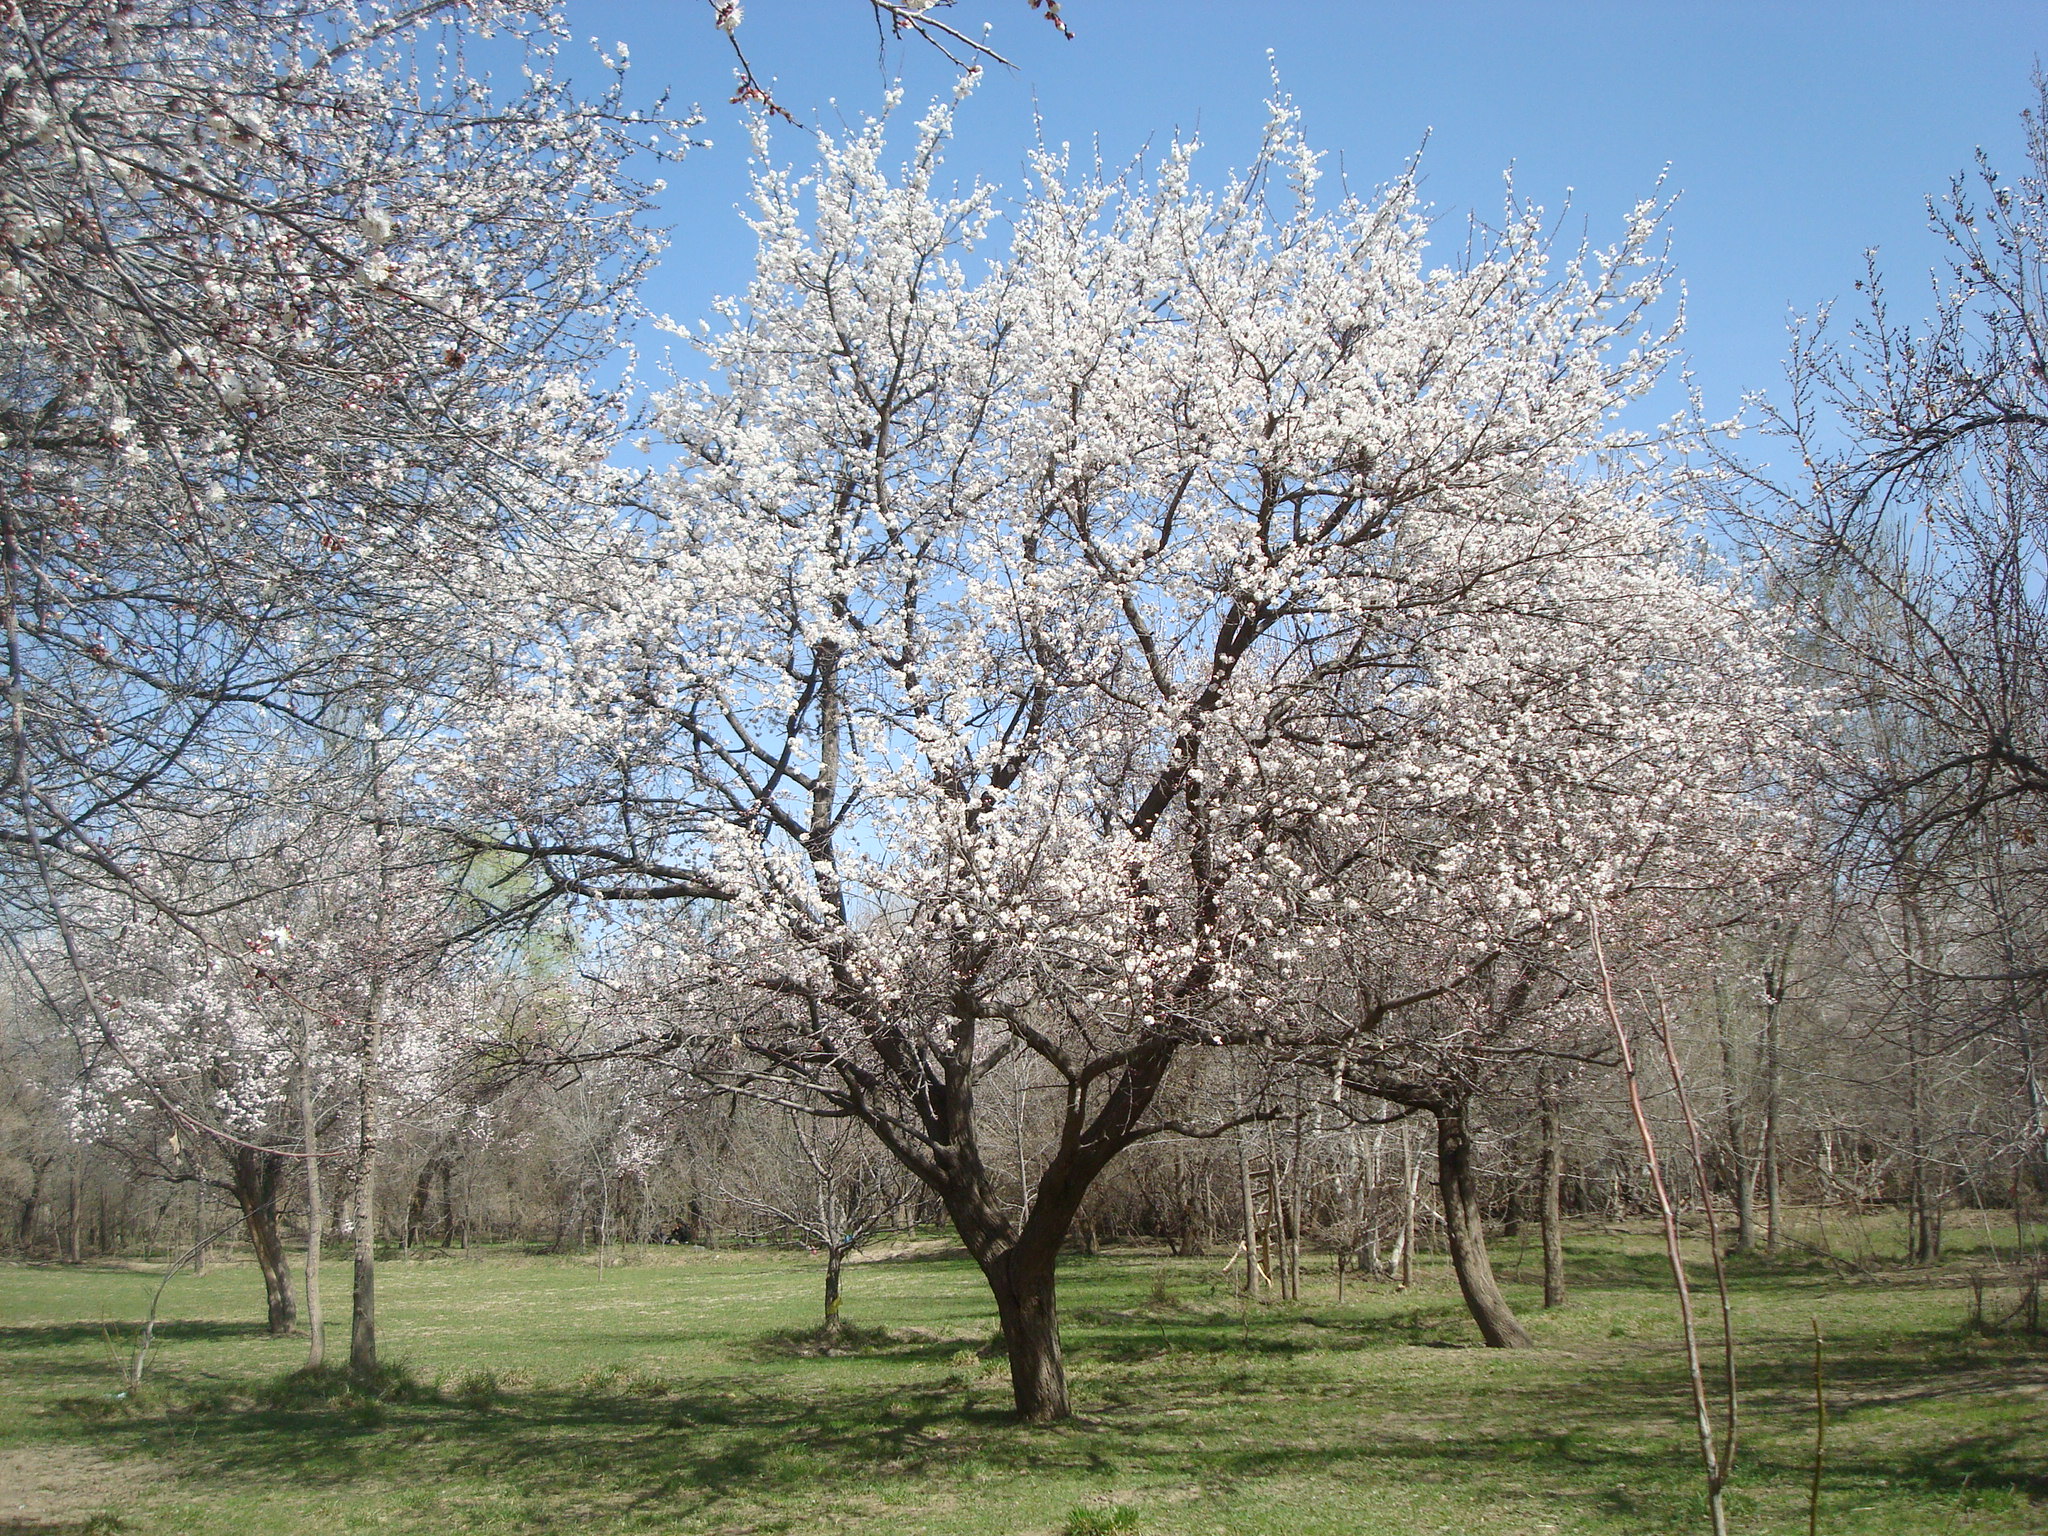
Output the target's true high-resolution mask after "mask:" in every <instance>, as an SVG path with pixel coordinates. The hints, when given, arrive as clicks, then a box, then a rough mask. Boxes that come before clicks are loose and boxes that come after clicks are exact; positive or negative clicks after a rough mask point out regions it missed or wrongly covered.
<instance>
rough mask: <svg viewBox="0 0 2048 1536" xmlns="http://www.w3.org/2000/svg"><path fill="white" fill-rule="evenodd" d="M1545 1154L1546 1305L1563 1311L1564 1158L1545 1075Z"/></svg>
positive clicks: (1539, 1180) (1552, 1087) (1541, 1176)
mask: <svg viewBox="0 0 2048 1536" xmlns="http://www.w3.org/2000/svg"><path fill="white" fill-rule="evenodd" d="M1539 1092H1540V1100H1539V1107H1538V1124H1539V1134H1540V1135H1541V1137H1542V1151H1541V1153H1540V1154H1539V1156H1538V1160H1537V1166H1536V1184H1537V1207H1536V1208H1537V1217H1538V1222H1539V1224H1540V1225H1541V1227H1542V1229H1543V1305H1544V1306H1545V1307H1546V1308H1548V1307H1561V1306H1563V1305H1564V1300H1565V1285H1564V1200H1563V1193H1564V1156H1563V1149H1562V1148H1561V1147H1560V1145H1559V1141H1558V1116H1557V1084H1556V1083H1555V1082H1554V1081H1552V1080H1551V1079H1550V1077H1549V1076H1548V1075H1547V1074H1546V1075H1545V1077H1544V1080H1543V1086H1542V1088H1541V1089H1540V1090H1539Z"/></svg>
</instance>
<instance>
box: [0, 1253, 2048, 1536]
mask: <svg viewBox="0 0 2048 1536" xmlns="http://www.w3.org/2000/svg"><path fill="white" fill-rule="evenodd" d="M1868 1247H1869V1245H1868V1244H1866V1245H1865V1248H1866V1251H1867V1250H1868ZM1521 1256H1522V1258H1523V1259H1524V1260H1525V1261H1526V1259H1527V1253H1526V1249H1525V1250H1523V1252H1522V1255H1521ZM1501 1258H1502V1261H1503V1263H1504V1265H1505V1267H1506V1268H1507V1269H1508V1272H1509V1273H1510V1275H1511V1276H1512V1275H1514V1274H1515V1273H1516V1261H1517V1251H1516V1248H1515V1245H1513V1244H1508V1245H1504V1252H1503V1253H1502V1255H1501ZM1570 1260H1571V1268H1572V1275H1573V1280H1574V1285H1575V1289H1574V1293H1573V1298H1572V1301H1571V1304H1570V1305H1569V1306H1568V1307H1566V1308H1564V1309H1562V1310H1561V1311H1558V1312H1555V1313H1550V1314H1545V1313H1543V1312H1542V1311H1541V1309H1540V1307H1539V1306H1538V1304H1537V1301H1538V1298H1537V1297H1536V1296H1535V1295H1534V1294H1532V1292H1531V1291H1530V1289H1529V1288H1528V1286H1527V1285H1526V1284H1521V1285H1511V1286H1510V1293H1511V1297H1512V1299H1513V1300H1514V1301H1515V1302H1516V1304H1517V1305H1518V1306H1519V1307H1521V1308H1523V1309H1524V1310H1523V1315H1524V1316H1525V1317H1526V1318H1527V1319H1528V1320H1529V1323H1530V1326H1531V1329H1532V1331H1533V1332H1534V1333H1535V1335H1536V1337H1537V1340H1538V1344H1539V1347H1538V1348H1536V1349H1534V1350H1530V1351H1526V1352H1518V1353H1499V1352H1494V1351H1488V1350H1483V1349H1479V1348H1476V1347H1474V1345H1475V1342H1476V1334H1475V1332H1474V1330H1473V1329H1472V1327H1471V1325H1470V1324H1469V1323H1468V1322H1467V1321H1466V1320H1465V1318H1464V1315H1463V1312H1462V1309H1461V1308H1460V1306H1459V1305H1458V1302H1457V1297H1456V1294H1455V1291H1454V1290H1453V1289H1452V1288H1451V1286H1450V1284H1449V1282H1448V1279H1447V1277H1446V1276H1445V1275H1444V1274H1442V1273H1441V1272H1440V1270H1438V1269H1436V1268H1434V1267H1432V1268H1431V1269H1430V1270H1429V1271H1428V1272H1427V1273H1426V1274H1425V1275H1424V1276H1423V1277H1421V1279H1420V1280H1419V1282H1418V1284H1417V1285H1415V1286H1414V1287H1413V1288H1411V1289H1410V1290H1408V1291H1406V1292H1395V1291H1393V1290H1392V1289H1391V1288H1390V1287H1388V1286H1386V1285H1384V1284H1379V1285H1374V1286H1372V1287H1368V1288H1361V1287H1358V1286H1357V1285H1355V1284H1354V1285H1353V1286H1352V1288H1351V1290H1350V1292H1349V1294H1348V1295H1347V1298H1346V1302H1345V1305H1343V1306H1342V1307H1339V1306H1337V1305H1336V1304H1335V1293H1334V1283H1333V1277H1332V1275H1331V1274H1330V1272H1329V1271H1328V1268H1327V1265H1328V1261H1327V1260H1322V1261H1319V1263H1318V1264H1317V1267H1316V1270H1315V1273H1314V1274H1312V1275H1311V1277H1310V1278H1309V1280H1308V1282H1307V1284H1306V1285H1305V1286H1304V1290H1305V1292H1306V1295H1305V1299H1304V1300H1303V1301H1302V1302H1301V1303H1300V1304H1298V1305H1287V1306H1283V1305H1278V1304H1254V1305H1252V1306H1249V1307H1247V1306H1245V1305H1243V1304H1242V1303H1241V1301H1240V1299H1239V1298H1238V1296H1237V1294H1236V1293H1235V1291H1234V1290H1233V1289H1232V1287H1231V1285H1230V1282H1229V1279H1228V1277H1227V1276H1225V1275H1223V1274H1222V1273H1220V1270H1219V1266H1220V1263H1221V1257H1220V1255H1219V1256H1218V1257H1217V1258H1213V1259H1209V1260H1186V1261H1183V1260H1176V1259H1172V1258H1168V1257H1165V1256H1162V1255H1159V1254H1146V1253H1110V1254H1106V1255H1104V1256H1102V1257H1098V1258H1080V1257H1076V1258H1074V1259H1072V1260H1071V1261H1069V1262H1068V1263H1067V1264H1066V1266H1065V1268H1064V1270H1063V1278H1062V1307H1063V1315H1064V1318H1065V1322H1066V1339H1067V1349H1068V1362H1069V1366H1070V1368H1071V1371H1072V1375H1073V1378H1074V1395H1075V1401H1076V1406H1077V1409H1078V1414H1077V1417H1076V1418H1075V1419H1074V1420H1073V1421H1072V1422H1071V1423H1069V1424H1065V1425H1062V1426H1059V1427H1057V1428H1052V1429H1025V1428H1021V1427H1019V1426H1017V1425H1015V1424H1013V1423H1012V1422H1010V1420H1009V1419H1008V1416H1007V1414H1006V1411H1005V1405H1006V1402H1007V1382H1006V1378H1005V1375H1004V1368H1003V1364H1002V1361H1001V1360H1000V1359H998V1358H992V1357H991V1353H992V1352H991V1351H989V1350H988V1348H987V1346H988V1344H989V1341H990V1337H991V1331H992V1329H993V1325H994V1317H993V1308H992V1305H991V1303H990V1301H989V1298H988V1293H987V1291H986V1289H985V1288H984V1287H983V1285H982V1283H981V1280H980V1278H979V1276H978V1275H977V1274H976V1273H975V1271H974V1269H973V1268H972V1266H971V1265H970V1264H968V1263H967V1262H966V1261H965V1260H964V1258H962V1257H960V1256H958V1254H957V1252H955V1251H948V1250H947V1249H946V1248H945V1246H944V1245H942V1244H937V1243H931V1244H925V1245H920V1247H919V1248H917V1249H916V1250H913V1251H908V1252H903V1253H900V1254H897V1255H895V1256H891V1257H884V1258H882V1259H881V1260H880V1261H878V1262H871V1263H864V1264H860V1265H858V1266H857V1267H855V1268H854V1269H852V1270H851V1271H850V1272H849V1275H848V1288H847V1309H848V1316H849V1318H851V1319H853V1320H854V1321H855V1322H857V1323H858V1324H859V1325H861V1329H862V1331H861V1333H860V1335H859V1337H858V1338H857V1339H856V1341H855V1343H854V1344H853V1346H852V1347H850V1348H849V1349H848V1350H847V1351H846V1352H844V1353H835V1354H821V1353H820V1352H819V1351H818V1350H817V1349H816V1347H815V1345H814V1344H813V1343H812V1342H810V1340H809V1339H808V1337H807V1335H806V1334H805V1332H804V1330H806V1329H808V1328H809V1327H810V1326H811V1325H812V1323H813V1322H814V1319H815V1314H816V1309H817V1306H818V1290H819V1276H818V1273H817V1266H816V1264H815V1263H814V1262H813V1261H810V1260H807V1259H806V1258H805V1257H804V1256H802V1255H800V1254H771V1253H763V1252H737V1253H735V1252H720V1253H703V1252H699V1251H695V1250H688V1251H678V1250H658V1251H654V1252H650V1253H647V1254H639V1255H635V1256H634V1262H631V1263H629V1264H627V1265H625V1266H624V1267H613V1268H610V1269H607V1270H604V1271H600V1270H599V1269H598V1268H597V1267H596V1265H595V1263H594V1262H592V1261H591V1260H589V1259H588V1258H584V1259H571V1258H559V1259H555V1258H533V1257H522V1256H517V1255H513V1254H507V1253H493V1254H490V1255H482V1254H470V1255H464V1254H460V1253H458V1254H454V1255H442V1254H440V1253H438V1252H434V1253H429V1254H424V1255H421V1256H418V1257H413V1258H402V1259H398V1260H395V1261H394V1262H392V1263H390V1264H388V1265H386V1266H384V1267H383V1268H382V1270H381V1276H380V1280H379V1295H380V1298H381V1308H382V1316H383V1325H384V1341H385V1351H386V1354H387V1357H389V1358H393V1359H400V1360H403V1361H404V1362H405V1363H406V1366H407V1367H408V1368H409V1371H410V1374H411V1378H412V1380H413V1383H414V1385H413V1386H411V1387H410V1388H406V1387H403V1386H401V1387H400V1388H398V1389H397V1390H394V1391H393V1392H391V1393H390V1394H388V1395H387V1397H386V1398H385V1399H384V1400H381V1401H380V1400H368V1399H364V1398H360V1397H351V1396H346V1395H344V1396H339V1397H335V1396H322V1395H321V1394H320V1393H319V1392H318V1391H311V1390H307V1389H306V1388H305V1387H304V1385H303V1384H301V1385H300V1386H299V1387H296V1388H295V1387H293V1386H291V1385H290V1384H288V1383H284V1382H283V1378H284V1377H285V1375H286V1373H288V1372H289V1371H291V1370H292V1368H293V1367H295V1366H296V1365H298V1364H299V1363H300V1362H301V1361H302V1360H303V1357H304V1350H305V1345H304V1342H303V1341H302V1340H297V1339H286V1340H274V1339H270V1338H268V1337H265V1336H264V1335H263V1333H262V1332H261V1329H260V1327H259V1326H258V1325H257V1324H255V1323H254V1322H252V1321H251V1320H252V1318H254V1317H256V1316H257V1315H258V1313H259V1311H260V1304H261V1291H260V1286H259V1285H258V1283H257V1280H256V1276H255V1273H254V1271H253V1269H252V1268H250V1267H248V1266H246V1265H215V1266H213V1267H212V1268H210V1269H209V1271H208V1272H207V1274H205V1275H204V1276H201V1277H188V1276H180V1277H179V1278H177V1279H175V1280H173V1281H172V1282H171V1284H170V1287H169V1288H168V1290H167V1291H166V1293H165V1299H164V1314H163V1315H164V1316H165V1317H166V1318H167V1319H168V1321H167V1322H166V1323H165V1324H163V1325H162V1326H160V1328H159V1341H160V1342H159V1347H158V1352H157V1354H156V1356H155V1357H154V1359H153V1362H152V1364H151V1367H150V1372H149V1380H148V1382H147V1384H146V1387H145V1390H144V1392H143V1393H142V1394H141V1395H140V1396H139V1397H138V1398H129V1397H122V1396H117V1395H116V1394H117V1393H118V1392H119V1391H120V1387H121V1372H122V1370H123V1368H124V1367H125V1364H126V1359H127V1353H128V1350H129V1348H130V1347H131V1343H132V1339H133V1336H134V1332H135V1325H136V1323H137V1321H138V1319H139V1318H140V1317H141V1316H142V1315H143V1313H144V1311H145V1309H146V1307H147V1305H148V1297H149V1293H150V1291H151V1290H152V1289H153V1288H154V1286H155V1283H156V1279H157V1272H156V1271H155V1270H154V1269H153V1268H152V1267H149V1266H143V1265H139V1264H138V1265H133V1266H122V1265H112V1264H109V1265H99V1266H88V1267H84V1268H76V1269H71V1268H60V1267H55V1266H50V1267H38V1266H26V1265H13V1266H0V1533H16V1532H24V1531H37V1532H55V1531H71V1532H80V1533H85V1532H114V1531H124V1532H134V1533H148V1536H156V1533H162V1536H271V1533H278V1536H284V1533H290V1536H301V1533H308V1536H311V1533H329V1532H337V1533H338V1532H372V1531H374V1532H393V1533H396V1532H421V1533H428V1532H505V1533H514V1532H517V1533H539V1532H576V1533H578V1536H602V1533H610V1532H652V1533H675V1536H682V1533H699V1532H771V1531H789V1532H847V1533H854V1532H859V1533H888V1536H910V1533H924V1532H931V1533H936V1536H955V1533H957V1536H968V1533H982V1536H996V1533H1001V1536H1028V1533H1045V1536H1061V1533H1064V1532H1072V1533H1076V1536H1082V1533H1089V1532H1096V1531H1105V1532H1106V1531H1111V1530H1116V1531H1129V1532H1133V1533H1141V1536H1142V1533H1158V1536H1166V1533H1172V1536H1182V1533H1185V1536H1253V1533H1268V1532H1270V1533H1283V1532H1284V1533H1288V1536H1323V1533H1331V1536H1334V1533H1338V1532H1346V1533H1348V1532H1371V1533H1374V1536H1419V1533H1431V1536H1435V1533H1444V1532H1452V1533H1457V1536H1551V1533H1559V1536H1562V1533H1613V1536H1622V1533H1627V1536H1640V1533H1645V1532H1663V1531H1694V1530H1701V1529H1703V1528H1704V1518H1703V1513H1702V1510H1703V1503H1702V1500H1701V1498H1700V1496H1699V1493H1698V1475H1697V1472H1696V1462H1695V1460H1694V1453H1693V1449H1692V1442H1691V1440H1690V1438H1689V1437H1690V1429H1689V1425H1688V1421H1687V1419H1686V1416H1685V1415H1686V1397H1685V1390H1684V1384H1683V1375H1682V1369H1681V1361H1680V1358H1679V1356H1678V1353H1677V1350H1676V1346H1675V1339H1676V1327H1675V1321H1674V1317H1673V1313H1672V1305H1671V1301H1670V1298H1669V1295H1668V1292H1667V1290H1666V1281H1665V1279H1664V1278H1663V1277H1662V1276H1661V1273H1660V1268H1661V1261H1660V1258H1659V1252H1658V1247H1657V1243H1656V1240H1655V1239H1654V1237H1652V1236H1651V1235H1650V1234H1649V1233H1648V1232H1646V1231H1631V1232H1616V1231H1611V1230H1610V1231H1587V1232H1584V1233H1582V1234H1579V1235H1578V1236H1577V1237H1576V1239H1575V1241H1574V1242H1573V1244H1572V1245H1571V1249H1570ZM1972 1268H1973V1266H1972V1265H1971V1264H1970V1262H1969V1260H1968V1256H1967V1255H1965V1256H1964V1259H1963V1262H1961V1263H1958V1264H1956V1265H1954V1266H1951V1267H1950V1268H1949V1269H1947V1270H1944V1271H1941V1272H1938V1273H1927V1272H1909V1271H1905V1270H1901V1269H1898V1268H1896V1267H1892V1266H1890V1265H1888V1264H1887V1263H1885V1262H1884V1260H1883V1258H1882V1256H1881V1255H1879V1254H1875V1253H1870V1254H1869V1255H1868V1258H1867V1259H1866V1260H1865V1261H1864V1262H1862V1263H1860V1264H1857V1265H1854V1266H1842V1265H1834V1264H1823V1263H1820V1262H1818V1261H1816V1260H1811V1259H1806V1260H1793V1261H1787V1262H1784V1263H1781V1264H1776V1265H1765V1264H1763V1263H1761V1262H1755V1263H1745V1264H1744V1265H1742V1266H1741V1267H1740V1269H1739V1271H1738V1274H1737V1285H1738V1294H1737V1307H1738V1318H1739V1324H1740V1328H1741V1332H1742V1338H1743V1348H1742V1362H1743V1374H1744V1378H1745V1387H1744V1397H1743V1416H1744V1431H1743V1450H1742V1456H1741V1465H1740V1468H1739V1470H1738V1472H1737V1475H1736V1479H1735V1485H1734V1486H1735V1492H1734V1493H1733V1496H1732V1500H1731V1507H1732V1510H1733V1513H1734V1519H1735V1525H1736V1528H1737V1529H1738V1530H1739V1531H1742V1532H1748V1533H1765V1532H1768V1533H1788V1536H1789V1533H1793V1532H1804V1531H1805V1530H1806V1488H1807V1479H1808V1476H1809V1473H1810V1467H1811V1460H1810V1458H1811V1448H1812V1434H1813V1410H1812V1388H1811V1377H1810V1372H1811V1323H1810V1319H1811V1318H1813V1317H1815V1316H1818V1317H1819V1318H1820V1319H1821V1323H1822V1327H1823V1329H1824V1331H1825V1333H1826V1335H1827V1344H1826V1371H1827V1377H1828V1392H1829V1405H1830V1410H1831V1414H1832V1424H1831V1427H1830V1431H1829V1447H1828V1450H1829V1454H1828V1462H1827V1469H1826V1474H1825V1478H1824V1486H1823V1492H1822V1498H1821V1519H1820V1528H1821V1529H1822V1530H1823V1531H1826V1532H1830V1533H1834V1536H1867V1533H1895V1536H1928V1533H1941V1536H1951V1533H1953V1536H1976V1533H1983V1536H1990V1533H2043V1532H2048V1341H2044V1340H2041V1339H2038V1338H2032V1339H2030V1338H2026V1337H2022V1336H2019V1335H2016V1334H2012V1333H2001V1334H1995V1335H1986V1334H1985V1333H1983V1332H1981V1331H1979V1330H1975V1329H1972V1328H1971V1327H1970V1326H1969V1319H1970V1297H1971V1290H1970V1287H1969V1285H1968V1276H1969V1274H1970V1272H1971V1270H1972ZM1974 1268H1975V1269H1976V1270H1978V1271H1979V1272H1980V1273H1983V1274H1986V1275H1993V1274H1995V1271H1993V1270H1992V1269H1991V1267H1990V1261H1989V1259H1988V1257H1987V1258H1985V1259H1983V1260H1982V1261H1980V1262H1979V1263H1977V1264H1976V1265H1975V1266H1974ZM2003 1284H2004V1290H2003V1291H2002V1292H2000V1291H1998V1290H1996V1289H1995V1288H1994V1290H1993V1291H1992V1293H1991V1299H1992V1301H1993V1302H1994V1303H2002V1304H2004V1305H2007V1306H2009V1305H2010V1304H2011V1302H2012V1301H2013V1299H2014V1292H2013V1290H2012V1281H2011V1277H2010V1275H2007V1276H2005V1277H2003ZM325 1285H326V1288H327V1291H328V1294H329V1295H330V1296H332V1297H338V1298H340V1301H341V1308H342V1314H343V1315H342V1318H341V1327H340V1331H339V1332H338V1333H337V1334H336V1335H335V1338H336V1340H337V1342H341V1343H343V1344H345V1330H346V1305H347V1291H346V1285H347V1273H346V1270H345V1268H344V1267H343V1266H342V1265H340V1264H335V1265H333V1266H331V1270H330V1272H329V1273H328V1274H327V1275H326V1278H325Z"/></svg>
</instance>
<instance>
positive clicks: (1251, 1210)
mask: <svg viewBox="0 0 2048 1536" xmlns="http://www.w3.org/2000/svg"><path fill="white" fill-rule="evenodd" d="M1250 1134H1251V1133H1250V1131H1249V1130H1248V1129H1247V1128H1246V1127H1244V1126H1242V1125H1240V1126H1239V1127H1238V1128H1237V1192H1238V1199H1239V1204H1240V1207H1241V1211H1240V1214H1241V1215H1242V1216H1243V1218H1244V1289H1245V1294H1246V1295H1247V1296H1249V1295H1250V1294H1251V1293H1252V1292H1253V1291H1256V1290H1257V1289H1258V1288H1259V1217H1258V1210H1257V1207H1256V1204H1255V1202H1254V1201H1253V1198H1252V1159H1251V1151H1250V1149H1249V1148H1248V1147H1247V1146H1246V1145H1245V1141H1246V1138H1247V1137H1248V1136H1250Z"/></svg>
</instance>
